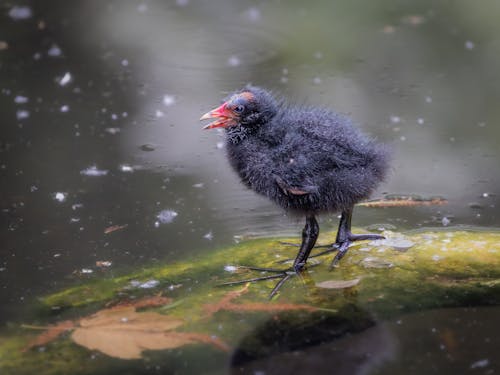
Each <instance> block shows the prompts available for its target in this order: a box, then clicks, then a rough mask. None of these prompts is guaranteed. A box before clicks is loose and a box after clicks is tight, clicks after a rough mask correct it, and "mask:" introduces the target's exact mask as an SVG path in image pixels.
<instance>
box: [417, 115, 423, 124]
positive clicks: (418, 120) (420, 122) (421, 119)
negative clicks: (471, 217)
mask: <svg viewBox="0 0 500 375" xmlns="http://www.w3.org/2000/svg"><path fill="white" fill-rule="evenodd" d="M424 122H425V121H424V119H423V118H422V117H419V118H418V119H417V123H418V124H419V125H423V124H424Z"/></svg>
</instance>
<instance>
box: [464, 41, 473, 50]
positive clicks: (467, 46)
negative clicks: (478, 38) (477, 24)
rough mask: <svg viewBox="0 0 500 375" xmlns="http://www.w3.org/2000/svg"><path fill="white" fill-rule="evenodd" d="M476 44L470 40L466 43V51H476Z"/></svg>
mask: <svg viewBox="0 0 500 375" xmlns="http://www.w3.org/2000/svg"><path fill="white" fill-rule="evenodd" d="M474 47H475V44H474V42H471V41H470V40H466V41H465V49H468V50H471V49H474Z"/></svg>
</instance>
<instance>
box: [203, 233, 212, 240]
mask: <svg viewBox="0 0 500 375" xmlns="http://www.w3.org/2000/svg"><path fill="white" fill-rule="evenodd" d="M203 238H205V239H207V240H209V241H212V239H213V238H214V234H213V233H212V231H210V232H208V233H206V234H204V235H203Z"/></svg>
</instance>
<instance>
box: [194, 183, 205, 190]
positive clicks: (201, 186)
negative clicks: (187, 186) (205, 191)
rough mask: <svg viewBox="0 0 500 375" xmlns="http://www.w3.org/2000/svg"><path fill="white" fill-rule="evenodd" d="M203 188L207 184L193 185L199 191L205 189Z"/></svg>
mask: <svg viewBox="0 0 500 375" xmlns="http://www.w3.org/2000/svg"><path fill="white" fill-rule="evenodd" d="M203 186H205V184H204V183H203V182H199V183H197V184H193V187H194V188H197V189H201V188H203Z"/></svg>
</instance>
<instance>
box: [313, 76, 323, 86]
mask: <svg viewBox="0 0 500 375" xmlns="http://www.w3.org/2000/svg"><path fill="white" fill-rule="evenodd" d="M321 82H322V81H321V78H319V77H314V78H313V83H314V84H315V85H320V84H321Z"/></svg>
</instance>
